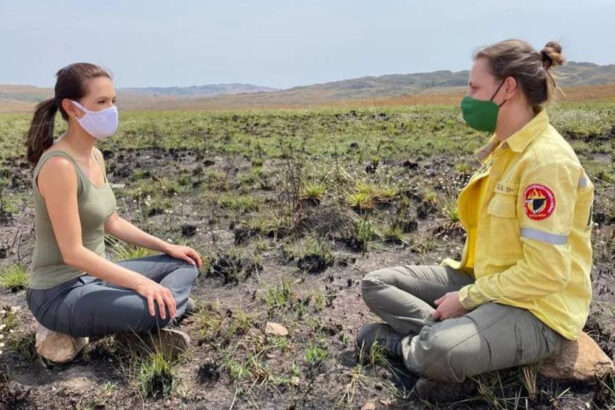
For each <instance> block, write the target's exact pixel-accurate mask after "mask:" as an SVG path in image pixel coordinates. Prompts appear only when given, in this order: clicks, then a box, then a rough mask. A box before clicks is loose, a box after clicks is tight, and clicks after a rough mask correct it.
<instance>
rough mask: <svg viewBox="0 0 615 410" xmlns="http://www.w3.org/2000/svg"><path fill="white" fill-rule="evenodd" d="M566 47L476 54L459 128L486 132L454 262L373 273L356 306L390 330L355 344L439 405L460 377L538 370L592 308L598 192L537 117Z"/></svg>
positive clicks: (368, 332) (462, 209) (466, 192)
mask: <svg viewBox="0 0 615 410" xmlns="http://www.w3.org/2000/svg"><path fill="white" fill-rule="evenodd" d="M562 62H563V57H562V54H561V47H560V45H559V44H557V43H556V42H549V43H547V45H546V46H545V47H544V48H543V49H542V51H540V52H539V51H536V50H534V49H533V48H532V47H531V46H530V45H529V44H527V43H526V42H524V41H520V40H508V41H503V42H499V43H496V44H493V45H491V46H489V47H486V48H484V49H482V50H480V51H478V52H477V53H476V55H475V57H474V61H473V65H472V68H471V71H470V77H469V89H468V93H467V95H466V96H465V97H464V98H463V100H462V102H461V109H462V114H463V118H464V119H465V121H466V123H467V124H468V125H469V126H470V127H472V128H475V129H477V130H481V131H487V132H490V133H493V135H492V137H491V138H490V140H489V141H488V143H487V144H486V145H485V146H484V147H483V148H481V149H480V150H478V151H477V153H476V155H477V157H478V159H479V160H480V161H481V162H482V167H481V168H480V169H479V170H478V171H477V172H476V173H475V174H474V175H473V176H472V178H471V179H470V181H469V183H468V185H467V186H466V187H465V188H464V189H463V190H462V191H461V193H460V194H459V197H458V201H457V206H458V211H459V219H460V221H461V224H462V226H463V228H464V230H465V231H466V232H467V238H466V242H465V246H464V251H463V257H462V260H461V261H453V260H451V259H446V260H445V261H443V263H442V265H441V266H398V267H392V268H386V269H381V270H377V271H375V272H371V273H368V274H367V275H366V276H365V277H364V279H363V282H362V293H363V300H364V301H365V303H366V304H367V306H368V307H369V308H370V309H371V311H372V312H374V313H375V314H376V315H378V316H379V317H380V318H382V320H384V321H385V322H386V323H377V324H369V325H366V326H364V327H363V329H361V331H360V332H359V334H358V335H357V346H358V347H359V348H363V349H365V348H370V347H371V346H372V345H373V344H374V343H376V342H377V343H378V344H379V345H380V346H382V347H383V348H384V349H385V350H387V351H388V352H389V354H391V355H393V356H397V357H399V358H400V359H402V360H403V363H404V364H405V366H406V367H407V368H408V369H409V370H410V371H412V372H413V373H416V374H418V375H420V376H421V378H419V380H418V382H417V384H416V392H417V393H418V394H419V395H420V396H423V397H425V398H431V399H434V398H435V399H436V400H437V399H438V398H440V399H441V400H446V399H445V398H444V397H446V395H447V394H455V393H452V392H454V391H455V390H456V389H457V390H459V389H460V388H461V387H460V386H462V385H463V384H464V383H461V382H463V381H464V380H465V379H466V378H467V377H469V376H474V375H477V374H480V373H483V372H487V371H492V370H498V369H503V368H508V367H512V366H518V365H523V364H527V363H532V362H537V361H540V360H541V359H544V358H546V357H548V356H550V355H552V354H553V353H554V352H556V351H557V350H558V349H559V348H560V347H561V346H562V344H563V342H564V341H565V340H566V339H569V340H575V339H576V338H577V337H578V335H579V334H580V332H581V330H582V328H583V326H584V324H585V321H586V319H587V316H588V311H589V303H590V299H591V284H590V269H591V265H592V248H591V242H590V231H591V225H592V221H591V208H592V202H593V191H594V188H593V184H592V183H591V182H590V180H589V179H588V177H587V174H586V173H585V172H584V170H583V167H582V166H581V164H580V162H579V160H578V158H577V156H576V155H575V153H574V151H573V150H572V148H571V147H570V145H569V144H568V143H567V142H566V141H565V140H564V138H562V136H561V135H560V134H559V133H558V132H557V130H556V129H555V128H553V126H552V125H551V124H550V123H549V117H548V115H547V111H546V110H545V108H544V106H545V105H546V103H548V102H549V101H550V100H551V99H552V97H553V95H554V92H555V89H556V83H555V80H554V78H553V76H552V74H551V67H553V66H556V65H560V64H561V63H562Z"/></svg>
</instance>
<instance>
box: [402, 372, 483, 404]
mask: <svg viewBox="0 0 615 410" xmlns="http://www.w3.org/2000/svg"><path fill="white" fill-rule="evenodd" d="M475 391H476V383H474V382H473V381H472V380H470V379H466V380H465V381H464V382H462V383H450V382H442V381H438V380H432V379H428V378H427V377H421V378H420V379H418V380H417V381H416V384H415V385H414V392H415V393H416V395H417V396H418V397H419V398H420V399H423V400H427V401H429V402H432V403H449V402H452V401H459V400H463V399H467V398H468V397H470V396H471V395H472V394H474V392H475Z"/></svg>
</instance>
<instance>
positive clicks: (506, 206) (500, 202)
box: [487, 194, 517, 218]
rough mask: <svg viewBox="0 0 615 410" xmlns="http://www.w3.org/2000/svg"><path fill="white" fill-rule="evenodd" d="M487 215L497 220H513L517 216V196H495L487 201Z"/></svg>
mask: <svg viewBox="0 0 615 410" xmlns="http://www.w3.org/2000/svg"><path fill="white" fill-rule="evenodd" d="M487 213H488V214H489V215H493V216H497V217H499V218H515V217H516V216H517V196H516V195H502V194H495V195H494V196H493V198H491V201H489V206H488V207H487Z"/></svg>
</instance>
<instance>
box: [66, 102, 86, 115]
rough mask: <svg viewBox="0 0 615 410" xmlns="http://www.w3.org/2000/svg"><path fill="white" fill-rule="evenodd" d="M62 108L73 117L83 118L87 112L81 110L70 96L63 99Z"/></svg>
mask: <svg viewBox="0 0 615 410" xmlns="http://www.w3.org/2000/svg"><path fill="white" fill-rule="evenodd" d="M62 108H64V111H65V112H66V114H68V116H69V117H71V118H81V117H83V116H84V115H85V113H84V112H83V111H82V110H80V109H79V108H78V107H77V106H76V105H75V104H73V103H72V102H71V101H70V100H69V99H68V98H63V99H62Z"/></svg>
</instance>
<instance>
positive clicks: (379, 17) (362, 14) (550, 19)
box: [0, 0, 615, 88]
mask: <svg viewBox="0 0 615 410" xmlns="http://www.w3.org/2000/svg"><path fill="white" fill-rule="evenodd" d="M614 15H615V1H613V0H585V1H579V0H574V1H572V0H548V1H544V0H531V1H530V0H515V1H509V0H500V1H498V0H446V1H444V0H443V1H438V0H406V1H400V0H382V1H375V0H371V1H364V0H352V1H350V0H344V1H342V0H340V1H336V0H314V1H295V0H280V1H277V0H276V1H265V0H263V1H256V0H253V1H246V0H237V1H234V0H226V1H224V0H218V1H205V0H200V1H197V0H175V1H174V0H165V1H160V0H148V1H142V0H132V1H130V0H125V1H120V0H104V1H102V0H99V1H89V0H66V1H61V0H53V1H52V0H0V83H3V84H31V85H37V86H44V87H51V86H53V84H54V74H55V72H56V71H57V70H58V69H59V68H60V67H62V66H64V65H66V64H69V63H72V62H77V61H89V62H94V63H97V64H100V65H103V66H104V67H107V68H108V69H110V70H111V71H112V72H113V75H114V80H115V85H116V86H117V87H144V86H190V85H202V84H213V83H232V82H240V83H252V84H258V85H264V86H270V87H276V88H287V87H292V86H296V85H307V84H314V83H321V82H327V81H335V80H341V79H346V78H353V77H360V76H365V75H383V74H391V73H413V72H425V71H434V70H442V69H448V70H454V71H456V70H463V69H467V68H468V67H469V65H470V63H471V55H472V52H473V51H474V50H475V49H476V48H478V47H480V46H481V45H487V44H490V43H492V42H495V41H498V40H503V39H506V38H512V37H516V38H522V39H525V40H527V41H529V42H530V43H531V44H532V45H533V46H534V47H536V48H541V47H542V46H543V45H544V44H545V43H546V42H547V41H548V40H551V39H556V40H559V41H560V42H561V43H562V45H563V47H564V53H565V55H566V57H567V58H568V59H569V60H573V61H591V62H595V63H599V64H612V63H615V47H614V46H615V40H614V39H615V24H613V16H614Z"/></svg>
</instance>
